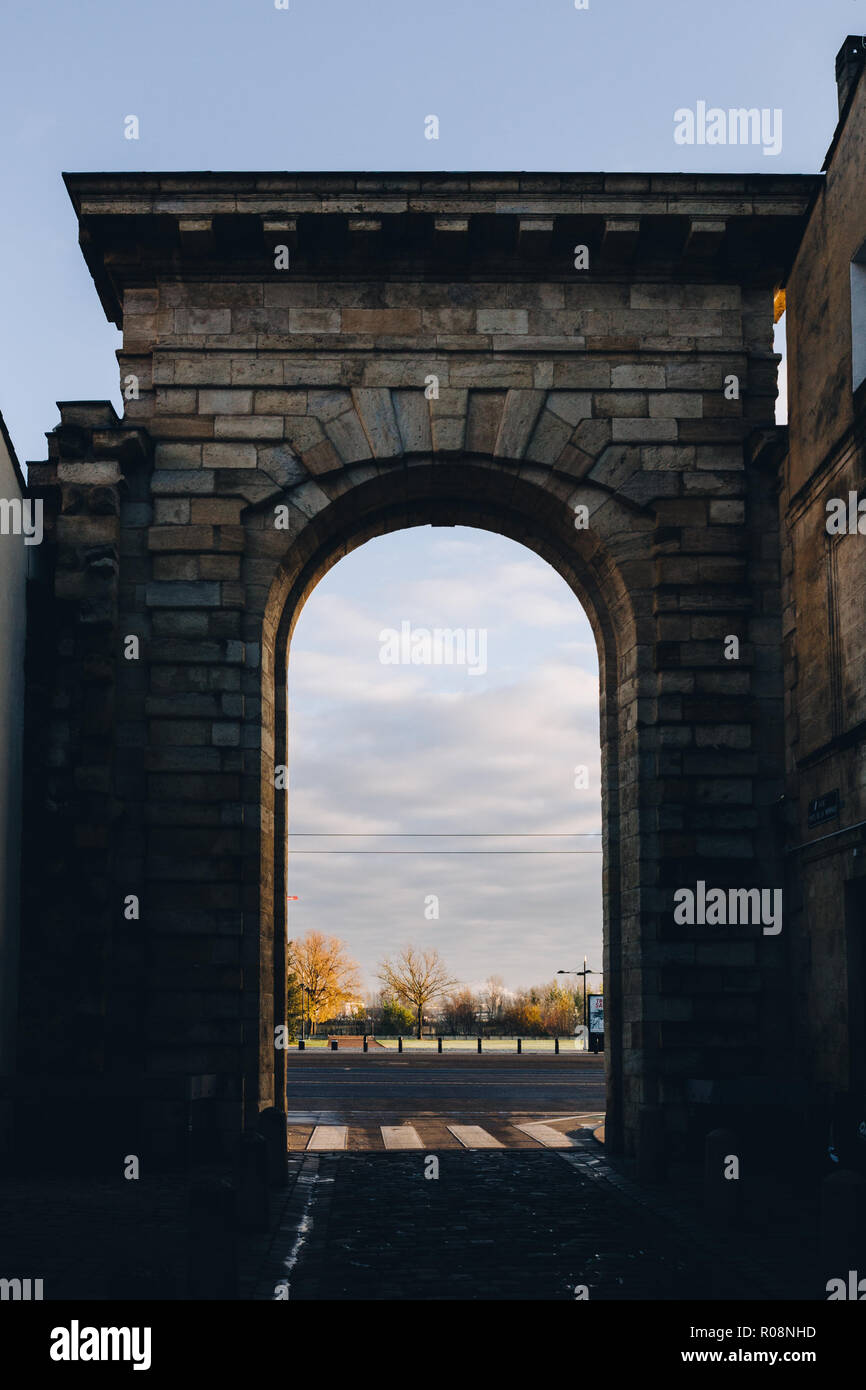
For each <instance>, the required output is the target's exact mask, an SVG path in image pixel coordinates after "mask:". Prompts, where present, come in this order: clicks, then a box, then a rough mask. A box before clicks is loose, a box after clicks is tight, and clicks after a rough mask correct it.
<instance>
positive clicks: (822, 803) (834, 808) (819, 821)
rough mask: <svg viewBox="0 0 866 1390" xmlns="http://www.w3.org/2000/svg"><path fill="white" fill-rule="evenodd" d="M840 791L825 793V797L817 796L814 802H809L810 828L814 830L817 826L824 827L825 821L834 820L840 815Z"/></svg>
mask: <svg viewBox="0 0 866 1390" xmlns="http://www.w3.org/2000/svg"><path fill="white" fill-rule="evenodd" d="M840 805H841V802H840V801H839V789H838V787H837V788H836V790H835V791H832V792H825V793H824V795H823V796H816V797H815V799H814V801H810V802H809V817H808V826H809V829H810V830H812V829H813V828H814V827H815V826H816V825H823V824H824V822H825V821H828V820H833V818H834V817H835V816H838V814H839V807H840Z"/></svg>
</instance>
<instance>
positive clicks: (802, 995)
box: [780, 38, 866, 1119]
mask: <svg viewBox="0 0 866 1390" xmlns="http://www.w3.org/2000/svg"><path fill="white" fill-rule="evenodd" d="M837 70H838V72H839V77H840V124H839V127H838V128H837V131H836V135H835V138H834V141H833V145H832V147H831V150H830V153H829V155H828V157H827V161H826V164H825V170H826V179H825V181H824V182H823V184H822V187H821V189H820V192H819V194H818V197H817V200H816V203H815V207H814V209H813V211H812V214H811V217H810V219H809V224H808V227H807V229H806V232H805V235H804V237H803V241H802V244H801V246H800V249H799V251H798V254H797V257H796V260H795V262H794V266H793V269H792V272H791V275H790V278H789V280H788V285H787V329H788V344H789V392H790V421H789V430H788V441H787V448H786V449H785V450H784V454H785V456H784V459H783V463H782V469H781V481H782V488H781V493H780V508H781V510H780V519H781V534H782V538H783V549H782V555H783V570H784V604H785V606H784V636H785V700H786V719H785V728H786V760H787V762H786V817H785V819H786V827H787V836H786V838H787V847H788V854H787V860H788V882H789V891H790V896H791V906H792V915H791V940H790V946H791V951H792V973H793V983H794V989H795V1004H794V1010H795V1017H796V1020H797V1031H798V1038H799V1041H800V1044H801V1049H802V1053H803V1056H802V1066H803V1068H804V1070H805V1071H806V1072H807V1073H810V1074H811V1075H812V1076H813V1077H814V1079H815V1081H816V1083H817V1086H818V1089H819V1092H820V1094H821V1095H822V1096H824V1097H829V1098H832V1097H833V1095H834V1094H839V1093H848V1094H850V1095H852V1098H853V1097H856V1098H858V1100H857V1103H858V1104H859V1106H860V1111H861V1115H862V1118H864V1119H866V837H864V828H866V616H864V615H866V536H864V535H863V534H861V533H859V532H857V531H856V529H855V532H854V534H850V533H849V532H848V531H847V529H846V530H845V531H836V530H834V531H830V530H828V523H829V522H830V514H829V513H828V510H827V504H828V503H829V502H831V500H832V499H834V498H835V499H840V500H843V501H844V503H845V509H846V511H847V510H848V504H849V494H850V493H856V494H858V496H859V498H860V499H866V385H863V384H859V385H858V387H857V389H854V386H855V383H854V378H853V371H852V360H853V358H854V350H853V349H854V342H855V341H856V338H857V335H858V332H859V334H860V338H861V346H862V340H863V337H864V336H866V333H864V327H863V326H859V327H858V325H857V324H856V322H855V323H854V326H853V330H852V307H853V306H852V275H851V267H852V263H855V264H856V262H857V258H858V257H860V258H862V257H863V256H864V253H866V202H864V198H863V188H864V183H866V79H863V77H862V72H863V40H862V39H856V38H852V39H848V40H847V41H846V44H845V45H844V46H843V48H842V51H841V53H840V55H839V58H838V60H837ZM782 447H783V449H784V441H783V445H782ZM863 512H864V513H866V506H864V507H863ZM861 525H862V530H863V531H864V532H866V517H863V518H862V522H861ZM855 527H856V522H855ZM834 793H835V796H834ZM816 803H818V804H816Z"/></svg>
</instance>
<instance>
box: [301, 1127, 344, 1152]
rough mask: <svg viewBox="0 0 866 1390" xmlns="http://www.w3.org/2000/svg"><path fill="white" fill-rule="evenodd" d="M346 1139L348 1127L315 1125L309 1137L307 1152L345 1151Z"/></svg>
mask: <svg viewBox="0 0 866 1390" xmlns="http://www.w3.org/2000/svg"><path fill="white" fill-rule="evenodd" d="M348 1137H349V1126H348V1125H316V1128H315V1129H314V1130H313V1132H312V1134H311V1135H310V1142H309V1143H308V1145H307V1152H310V1151H311V1150H317V1151H321V1150H323V1149H345V1147H346V1140H347V1139H348Z"/></svg>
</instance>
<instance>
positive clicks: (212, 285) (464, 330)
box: [19, 174, 816, 1162]
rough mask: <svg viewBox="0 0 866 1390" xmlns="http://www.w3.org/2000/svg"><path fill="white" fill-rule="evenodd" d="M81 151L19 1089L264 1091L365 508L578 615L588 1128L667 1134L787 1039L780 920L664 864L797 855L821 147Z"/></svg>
mask: <svg viewBox="0 0 866 1390" xmlns="http://www.w3.org/2000/svg"><path fill="white" fill-rule="evenodd" d="M66 182H67V186H68V189H69V192H70V195H71V198H72V200H73V203H74V206H75V210H76V213H77V215H78V219H79V223H80V229H81V245H82V249H83V252H84V255H85V257H86V260H87V264H88V266H89V268H90V271H91V273H92V275H93V278H94V281H95V283H96V287H97V290H98V292H99V295H100V298H101V301H102V304H103V306H104V308H105V312H106V314H107V316H108V318H109V319H110V320H111V321H112V322H113V323H115V324H117V325H118V326H119V327H122V329H123V349H122V351H121V352H120V353H119V354H118V357H119V364H120V381H121V389H122V391H123V394H124V402H125V409H124V416H123V418H122V419H119V418H118V417H117V415H116V413H115V410H114V408H113V407H112V406H111V405H110V404H108V403H105V402H98V401H97V402H74V403H67V402H62V403H60V415H61V421H60V424H59V425H58V426H57V427H56V428H55V429H54V430H53V431H52V432H51V433H50V434H49V436H48V440H49V458H48V461H47V463H43V464H38V465H37V464H34V465H31V468H30V482H31V485H32V486H33V488H34V490H35V493H36V495H37V496H39V497H41V498H42V499H43V500H44V503H45V525H46V541H45V544H44V545H43V547H42V548H41V556H40V558H41V564H42V571H43V573H42V576H41V582H40V584H39V586H38V587H37V589H36V591H35V594H34V598H33V609H32V612H31V641H30V646H31V649H30V654H29V660H28V720H29V724H28V737H27V750H28V757H29V768H28V770H27V778H26V781H27V806H26V822H25V825H26V841H27V847H28V848H27V859H26V863H25V873H24V918H23V922H24V925H23V931H22V985H21V991H22V1019H23V1022H22V1029H21V1038H20V1043H19V1068H20V1072H21V1075H22V1078H23V1081H24V1085H23V1086H22V1099H21V1105H20V1108H19V1113H20V1123H21V1124H22V1126H24V1127H25V1128H27V1127H29V1126H32V1125H33V1123H34V1119H35V1111H36V1107H37V1105H38V1102H39V1098H40V1097H43V1098H44V1097H46V1096H47V1095H48V1094H50V1095H51V1097H52V1100H53V1103H54V1105H55V1107H56V1104H57V1100H58V1096H59V1098H60V1102H61V1103H62V1102H63V1097H64V1096H65V1097H67V1098H68V1103H69V1107H70V1114H71V1115H74V1116H75V1117H77V1118H76V1124H77V1125H79V1126H80V1124H81V1121H80V1116H81V1113H82V1104H83V1098H86V1097H89V1098H91V1099H92V1101H93V1107H94V1113H99V1114H101V1115H102V1116H103V1118H104V1119H106V1122H107V1133H106V1135H105V1137H100V1138H99V1140H98V1143H99V1144H112V1143H116V1144H121V1145H123V1146H124V1150H123V1151H124V1152H145V1153H148V1154H150V1155H151V1156H152V1157H153V1158H154V1159H155V1160H158V1161H171V1160H172V1159H174V1158H177V1157H178V1155H179V1154H180V1153H181V1151H182V1149H183V1145H184V1142H185V1133H186V1128H187V1125H188V1122H189V1115H190V1107H191V1106H194V1105H195V1101H196V1099H197V1098H199V1097H202V1096H210V1097H211V1098H212V1100H213V1102H214V1105H215V1106H216V1108H217V1110H218V1113H219V1123H220V1126H221V1128H222V1130H223V1131H224V1132H226V1133H227V1134H236V1133H237V1132H238V1131H239V1130H240V1128H241V1127H242V1125H243V1124H244V1123H249V1122H250V1121H251V1120H253V1119H254V1118H255V1116H256V1115H257V1113H258V1111H259V1110H260V1109H262V1108H264V1107H267V1106H270V1105H276V1106H277V1107H278V1108H282V1107H283V1106H284V1105H285V1066H284V1063H283V1057H284V1054H283V1053H281V1052H280V1050H279V1049H275V1047H274V1035H275V1033H274V1030H275V1027H276V1026H277V1025H278V1024H279V1023H280V1021H281V1019H282V1018H283V1015H284V1010H285V989H284V985H283V980H284V969H285V939H286V910H285V909H286V902H285V898H286V854H287V850H286V832H287V824H288V816H289V814H290V796H289V793H288V792H286V791H284V790H282V789H281V788H278V787H277V785H276V783H278V782H280V781H281V779H280V778H279V777H278V776H276V775H275V773H276V770H277V769H279V768H280V767H282V766H284V765H285V764H286V761H287V751H286V750H287V719H288V717H289V716H290V711H287V709H286V669H287V660H288V647H289V641H290V638H291V633H292V628H293V624H294V622H295V620H296V618H297V616H298V613H299V611H300V608H301V606H302V604H303V602H304V600H305V598H306V596H307V595H308V594H309V593H310V591H311V590H312V588H313V587H314V586H315V584H316V582H317V581H318V579H319V578H320V577H321V576H322V574H323V573H324V572H325V571H326V570H327V569H328V568H329V566H331V565H333V564H334V563H335V562H336V561H337V560H339V558H340V557H341V556H342V555H344V554H345V553H346V552H347V551H348V550H350V549H352V548H353V547H355V546H358V545H360V544H362V543H363V542H364V541H366V540H367V539H369V538H370V537H372V536H376V535H380V534H383V533H385V532H388V531H393V530H396V529H399V528H402V527H408V526H419V525H430V524H432V525H442V526H453V525H470V526H477V527H482V528H486V529H488V530H492V531H496V532H499V533H502V534H504V535H507V536H510V537H512V538H514V539H515V540H518V541H521V542H522V543H523V544H525V545H527V546H529V547H530V548H532V549H533V550H535V551H536V552H537V553H538V554H540V555H542V556H543V557H544V558H545V559H547V560H548V561H549V562H550V564H552V565H553V566H554V567H555V569H556V570H557V571H558V572H559V573H560V574H561V575H562V576H563V578H564V579H565V580H566V582H567V583H568V584H569V585H570V586H571V588H572V589H573V591H574V593H575V594H576V595H577V597H578V598H579V599H580V601H581V603H582V604H583V605H584V607H585V609H586V612H587V614H588V615H589V618H590V621H591V623H592V626H593V630H594V632H595V635H596V639H597V643H598V651H599V668H600V685H601V689H600V703H601V739H602V754H603V758H602V788H601V792H602V803H603V824H604V914H605V925H604V932H605V947H604V966H605V990H606V995H607V1006H606V1007H607V1038H608V1043H609V1045H608V1051H607V1068H608V1073H607V1082H608V1125H607V1135H608V1141H609V1143H610V1144H611V1145H612V1147H613V1148H614V1149H623V1148H624V1149H625V1150H626V1151H627V1152H635V1151H636V1150H638V1151H639V1152H640V1151H645V1152H648V1151H650V1150H653V1149H655V1148H658V1147H664V1148H665V1149H667V1150H668V1151H670V1152H682V1151H683V1150H684V1149H685V1147H686V1146H687V1143H688V1135H689V1100H688V1097H689V1090H688V1086H689V1083H693V1082H695V1081H701V1080H718V1079H724V1078H742V1077H745V1076H750V1077H752V1076H758V1077H764V1078H773V1077H778V1076H781V1075H782V1074H786V1075H787V1074H789V1073H790V1071H791V1057H790V1055H783V1051H782V1049H783V1048H785V1049H788V1048H789V1047H790V1035H789V1031H788V1027H787V1009H788V994H787V988H786V975H787V961H786V951H787V949H788V947H787V941H786V936H785V933H784V932H781V933H780V934H769V933H767V932H765V931H764V930H763V929H762V927H761V925H760V924H757V925H756V924H755V923H749V924H746V925H727V926H713V925H706V924H701V923H696V924H694V925H689V924H678V923H677V922H676V921H675V919H674V893H675V892H676V890H677V889H679V888H688V887H691V888H692V889H696V885H697V884H698V883H699V882H703V883H705V884H706V886H707V889H709V888H711V887H722V888H728V887H737V888H742V889H749V888H753V887H758V888H770V889H772V888H777V887H781V885H782V882H783V871H782V865H781V858H780V851H781V839H780V827H779V825H778V823H777V818H776V813H775V809H774V807H775V803H776V802H777V801H778V799H779V796H780V794H781V792H782V788H783V776H784V762H783V716H782V704H783V682H782V670H781V628H780V567H779V554H778V550H779V540H778V511H777V499H776V491H777V476H776V465H777V461H778V460H777V454H776V452H774V451H773V449H771V448H770V449H768V448H767V447H765V446H766V445H767V443H768V441H770V442H771V441H772V438H773V428H774V404H775V397H776V366H777V358H776V356H775V355H774V351H773V338H772V332H773V304H774V292H775V291H776V289H777V287H778V286H779V284H780V282H781V281H782V280H783V278H784V276H785V274H786V271H787V269H788V267H789V265H790V262H791V260H792V257H793V254H794V251H795V248H796V246H797V244H798V241H799V239H800V236H801V233H802V229H803V226H804V221H805V214H806V211H807V208H808V205H809V201H810V198H811V196H812V194H813V192H814V189H815V186H816V180H815V179H813V178H811V177H796V176H777V175H744V176H730V175H721V176H704V175H701V176H691V175H669V174H668V175H659V176H653V175H613V176H611V175H602V174H597V175H595V174H594V175H585V174H564V175H535V174H533V175H526V174H492V175H487V174H464V175H428V174H381V175H376V174H370V175H346V174H167V175H154V174H120V175H115V174H96V175H72V176H67V179H66ZM731 637H735V638H737V640H738V644H739V646H738V652H736V654H733V655H732V653H733V652H734V647H732V645H731V643H730V642H729V641H728V640H727V639H729V638H731ZM131 639H136V640H131ZM58 1064H59V1065H58ZM40 1078H41V1084H40ZM103 1129H105V1127H103ZM97 1132H99V1133H100V1134H102V1130H100V1127H97ZM136 1145H138V1147H136ZM111 1157H112V1162H114V1158H115V1155H114V1151H113V1150H112V1155H111Z"/></svg>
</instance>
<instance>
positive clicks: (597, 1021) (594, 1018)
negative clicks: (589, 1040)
mask: <svg viewBox="0 0 866 1390" xmlns="http://www.w3.org/2000/svg"><path fill="white" fill-rule="evenodd" d="M587 1003H588V1005H589V1031H590V1033H603V1032H604V995H603V994H590V995H589V996H588V997H587Z"/></svg>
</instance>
